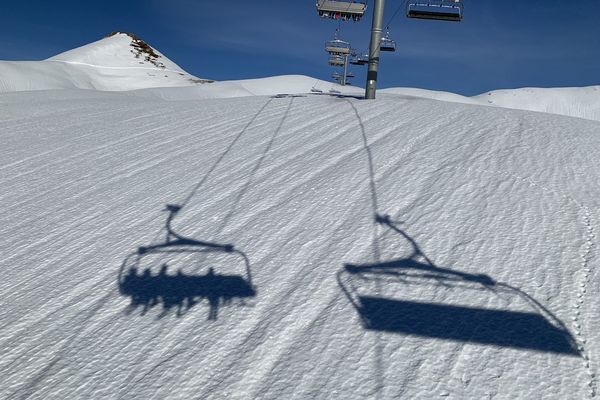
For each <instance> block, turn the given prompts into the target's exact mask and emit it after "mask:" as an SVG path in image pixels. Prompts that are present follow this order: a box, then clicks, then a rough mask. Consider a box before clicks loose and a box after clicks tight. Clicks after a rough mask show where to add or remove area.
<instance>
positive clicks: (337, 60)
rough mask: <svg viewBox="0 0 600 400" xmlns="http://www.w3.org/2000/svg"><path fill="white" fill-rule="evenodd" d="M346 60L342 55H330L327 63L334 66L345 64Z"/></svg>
mask: <svg viewBox="0 0 600 400" xmlns="http://www.w3.org/2000/svg"><path fill="white" fill-rule="evenodd" d="M345 62H346V60H345V59H344V57H342V56H338V55H332V56H331V57H329V65H331V66H334V67H340V66H343V65H344V64H345Z"/></svg>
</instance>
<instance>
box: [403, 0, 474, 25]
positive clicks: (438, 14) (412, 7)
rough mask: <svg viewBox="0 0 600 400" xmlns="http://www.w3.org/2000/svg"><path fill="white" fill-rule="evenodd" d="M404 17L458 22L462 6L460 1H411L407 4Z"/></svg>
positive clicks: (460, 18)
mask: <svg viewBox="0 0 600 400" xmlns="http://www.w3.org/2000/svg"><path fill="white" fill-rule="evenodd" d="M406 16H407V17H409V18H418V19H432V20H442V21H455V22H460V21H461V20H462V17H463V6H462V3H461V2H460V1H448V0H443V1H433V0H430V1H422V0H421V1H419V0H417V1H413V2H410V3H408V5H407V10H406Z"/></svg>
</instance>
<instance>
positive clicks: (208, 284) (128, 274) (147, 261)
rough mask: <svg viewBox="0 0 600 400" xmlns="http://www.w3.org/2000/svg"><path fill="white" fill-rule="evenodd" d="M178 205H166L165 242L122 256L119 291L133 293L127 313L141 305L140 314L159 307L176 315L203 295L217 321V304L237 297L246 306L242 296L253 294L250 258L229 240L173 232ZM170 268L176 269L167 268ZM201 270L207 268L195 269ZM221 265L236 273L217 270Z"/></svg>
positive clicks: (231, 301)
mask: <svg viewBox="0 0 600 400" xmlns="http://www.w3.org/2000/svg"><path fill="white" fill-rule="evenodd" d="M180 209H181V207H179V206H177V205H167V208H166V210H167V211H168V212H169V216H168V217H167V223H166V232H167V236H166V238H165V241H164V242H161V243H156V244H152V245H148V246H140V247H138V249H137V251H136V252H135V253H132V254H129V255H128V256H127V257H126V258H125V260H124V261H123V263H122V264H121V268H120V270H119V278H118V283H119V291H120V293H121V294H122V295H124V296H128V297H131V304H130V305H129V307H128V309H127V312H128V313H131V312H133V311H134V310H135V309H138V308H141V313H142V315H144V314H146V313H147V312H148V311H149V310H150V309H151V308H154V307H156V306H162V313H161V314H160V315H159V317H163V316H165V315H167V314H169V313H170V312H171V311H175V313H176V315H177V316H178V317H180V316H182V315H183V314H185V312H187V311H188V310H189V309H191V308H192V307H193V306H195V305H197V304H200V303H201V302H203V301H204V300H206V301H207V302H208V306H209V312H208V320H216V319H217V317H218V312H219V308H220V307H222V306H225V305H230V304H232V303H233V302H234V301H235V300H237V301H238V302H239V303H240V304H242V305H244V304H246V303H245V300H247V299H249V298H252V297H255V296H256V289H255V287H254V286H253V284H252V275H251V268H250V261H249V260H248V257H247V256H246V254H244V252H242V251H240V250H238V249H236V248H235V247H234V246H233V245H232V244H219V243H211V242H205V241H200V240H196V239H191V238H188V237H184V236H181V235H179V234H177V233H175V232H174V230H173V229H172V226H171V223H172V220H173V217H174V216H175V214H176V213H177V212H178V211H179V210H180ZM206 266H210V267H209V268H208V269H207V268H206ZM169 267H171V268H174V269H176V270H177V272H176V273H169V272H168V269H169ZM199 270H200V271H206V272H201V273H198V271H199ZM215 270H216V271H217V272H215ZM223 270H226V271H229V272H231V271H235V272H238V274H226V273H221V271H223Z"/></svg>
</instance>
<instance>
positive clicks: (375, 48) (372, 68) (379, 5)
mask: <svg viewBox="0 0 600 400" xmlns="http://www.w3.org/2000/svg"><path fill="white" fill-rule="evenodd" d="M384 6H385V0H375V5H374V7H373V24H372V25H371V45H370V49H369V70H368V72H367V85H366V88H365V99H368V100H372V99H374V98H375V91H376V89H377V72H378V70H379V51H380V48H379V47H380V44H381V31H382V30H383V8H384Z"/></svg>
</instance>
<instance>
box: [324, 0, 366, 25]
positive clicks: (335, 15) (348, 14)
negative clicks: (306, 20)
mask: <svg viewBox="0 0 600 400" xmlns="http://www.w3.org/2000/svg"><path fill="white" fill-rule="evenodd" d="M366 9H367V4H366V3H362V2H359V1H338V0H317V11H318V12H319V16H320V17H321V18H331V19H337V20H340V19H341V20H344V21H347V20H349V19H352V20H354V21H359V20H360V19H361V18H362V16H363V15H364V14H365V10H366Z"/></svg>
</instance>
